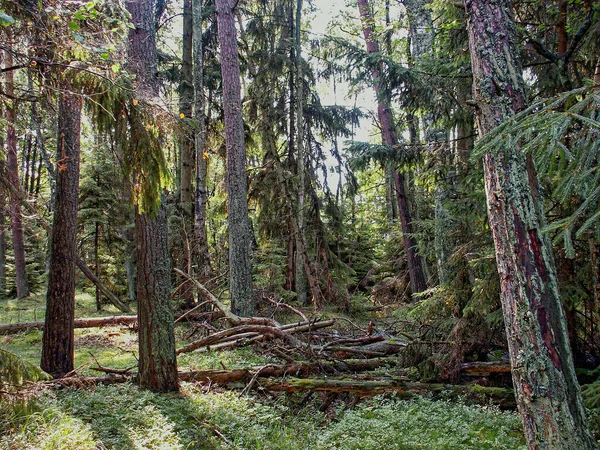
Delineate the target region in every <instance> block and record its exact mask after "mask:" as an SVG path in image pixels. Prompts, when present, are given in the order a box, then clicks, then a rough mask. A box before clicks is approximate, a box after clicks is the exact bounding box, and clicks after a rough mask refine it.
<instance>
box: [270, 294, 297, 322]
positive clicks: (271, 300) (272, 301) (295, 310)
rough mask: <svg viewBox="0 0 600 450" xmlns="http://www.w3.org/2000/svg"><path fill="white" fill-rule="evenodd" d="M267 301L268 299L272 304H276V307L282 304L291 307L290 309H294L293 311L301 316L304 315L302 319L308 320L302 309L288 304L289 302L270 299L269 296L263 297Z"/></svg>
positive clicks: (287, 307)
mask: <svg viewBox="0 0 600 450" xmlns="http://www.w3.org/2000/svg"><path fill="white" fill-rule="evenodd" d="M263 298H264V299H265V300H266V301H268V302H269V303H271V304H272V305H275V307H279V306H282V307H284V308H286V309H289V310H290V311H292V312H293V313H295V314H297V315H299V316H300V317H302V320H304V321H305V322H308V319H307V318H306V316H305V315H304V313H303V312H302V311H300V310H299V309H296V308H294V307H293V306H291V305H288V304H287V303H282V302H276V301H275V300H273V299H270V298H269V297H263Z"/></svg>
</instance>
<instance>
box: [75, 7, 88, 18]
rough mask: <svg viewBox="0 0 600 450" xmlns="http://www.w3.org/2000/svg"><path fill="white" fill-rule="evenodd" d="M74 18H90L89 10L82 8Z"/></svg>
mask: <svg viewBox="0 0 600 450" xmlns="http://www.w3.org/2000/svg"><path fill="white" fill-rule="evenodd" d="M73 18H74V19H76V20H85V19H87V18H88V14H87V11H86V10H85V9H80V10H78V11H76V12H75V14H73Z"/></svg>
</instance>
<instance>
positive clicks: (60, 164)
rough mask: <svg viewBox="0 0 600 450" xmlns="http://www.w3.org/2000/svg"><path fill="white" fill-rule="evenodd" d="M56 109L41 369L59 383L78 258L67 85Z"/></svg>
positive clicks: (73, 101)
mask: <svg viewBox="0 0 600 450" xmlns="http://www.w3.org/2000/svg"><path fill="white" fill-rule="evenodd" d="M64 88H65V90H64V91H63V93H62V94H61V96H60V101H59V105H58V139H57V161H56V165H57V169H58V170H57V177H56V199H55V206H54V220H53V224H52V240H51V248H50V273H49V274H48V291H47V295H46V320H45V325H44V335H43V337H42V362H41V368H42V369H43V370H45V371H46V372H48V373H49V374H51V375H53V376H55V377H58V378H60V377H61V376H64V375H66V374H67V373H69V372H71V371H72V370H73V369H74V366H73V361H74V339H75V335H74V329H73V321H74V320H75V259H76V258H77V208H78V197H79V138H80V127H81V103H82V102H81V98H80V97H78V96H76V95H75V94H73V93H71V92H69V91H68V90H69V89H70V88H71V87H70V86H69V85H68V84H67V85H66V86H65V87H64Z"/></svg>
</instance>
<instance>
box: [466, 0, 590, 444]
mask: <svg viewBox="0 0 600 450" xmlns="http://www.w3.org/2000/svg"><path fill="white" fill-rule="evenodd" d="M465 9H466V12H467V17H468V21H467V29H468V34H469V45H470V51H471V60H472V68H473V77H474V84H473V94H474V98H475V101H476V102H477V106H478V110H477V124H478V127H479V131H480V134H481V135H485V134H486V133H488V132H490V131H491V130H492V129H494V128H495V127H496V126H498V125H499V124H501V123H502V122H504V121H506V120H507V119H508V118H509V117H511V116H512V115H514V114H515V113H516V112H518V111H520V110H522V109H523V108H524V107H525V104H526V98H525V84H524V82H523V77H522V75H521V74H522V68H521V64H520V61H519V56H518V48H517V45H516V42H517V41H516V39H517V36H516V27H515V23H514V18H513V11H512V2H511V1H510V0H494V1H483V0H465ZM484 179H485V189H486V196H487V206H488V217H489V222H490V227H491V229H492V234H493V239H494V245H495V249H496V262H497V267H498V273H499V276H500V289H501V301H502V309H503V312H504V322H505V328H506V334H507V338H508V346H509V352H510V359H511V365H512V377H513V382H514V386H515V391H516V397H517V404H518V409H519V413H520V415H521V419H522V422H523V426H524V429H525V437H526V439H527V444H528V447H529V448H530V449H563V450H566V449H573V450H575V449H595V448H596V443H595V441H594V439H593V437H592V435H591V434H590V432H589V428H588V425H587V419H586V414H585V409H584V406H583V403H582V400H581V396H580V392H579V386H578V383H577V379H576V377H575V370H574V367H573V360H572V354H571V349H570V347H569V341H568V334H567V329H566V322H565V317H564V312H563V309H562V304H561V301H560V297H559V293H558V286H557V278H556V268H555V266H554V261H553V259H552V250H551V247H550V243H549V242H548V239H547V237H545V236H544V235H543V234H542V226H543V225H544V213H543V208H542V201H541V198H540V191H539V188H538V182H537V179H536V174H535V169H534V165H533V161H532V159H531V157H530V156H527V157H526V156H525V155H524V154H523V153H522V152H521V151H520V149H519V148H514V147H513V148H511V147H508V148H502V149H497V150H496V151H494V152H488V153H486V154H485V156H484Z"/></svg>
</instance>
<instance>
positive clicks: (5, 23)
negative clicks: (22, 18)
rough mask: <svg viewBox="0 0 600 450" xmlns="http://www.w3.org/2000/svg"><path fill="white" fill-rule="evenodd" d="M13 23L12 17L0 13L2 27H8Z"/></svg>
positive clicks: (2, 12)
mask: <svg viewBox="0 0 600 450" xmlns="http://www.w3.org/2000/svg"><path fill="white" fill-rule="evenodd" d="M13 23H15V19H14V18H13V17H12V16H9V15H8V14H6V13H5V12H4V11H0V25H2V26H3V27H8V26H9V25H12V24H13Z"/></svg>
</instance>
